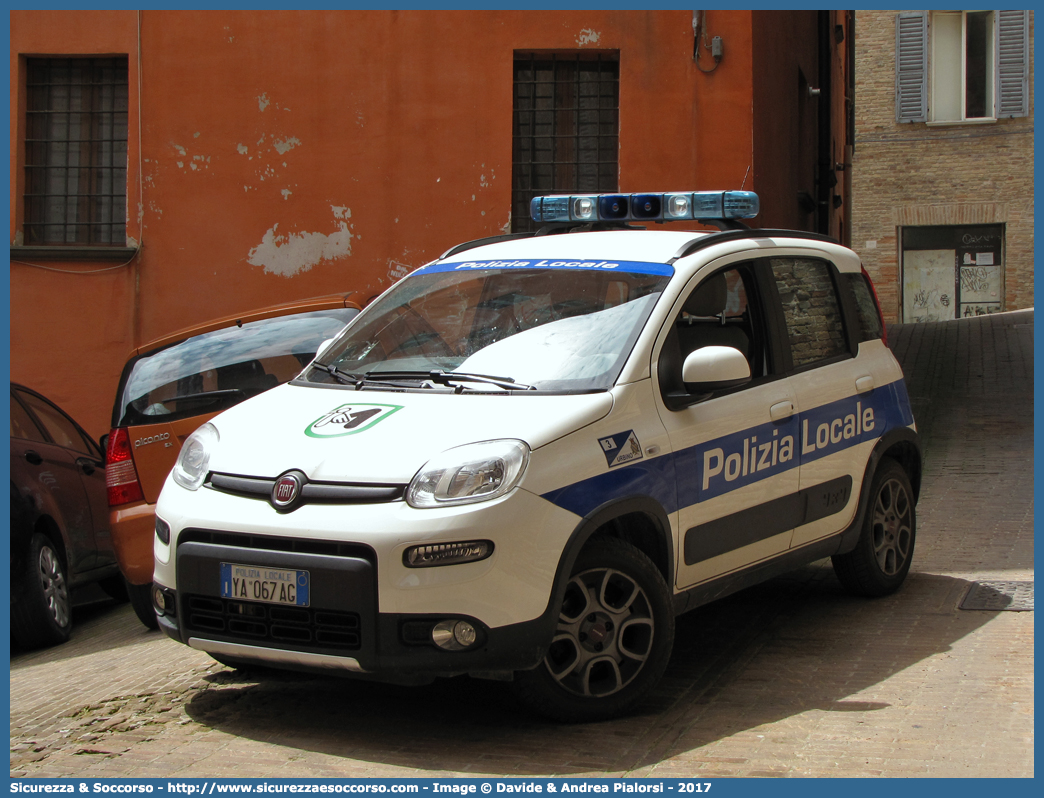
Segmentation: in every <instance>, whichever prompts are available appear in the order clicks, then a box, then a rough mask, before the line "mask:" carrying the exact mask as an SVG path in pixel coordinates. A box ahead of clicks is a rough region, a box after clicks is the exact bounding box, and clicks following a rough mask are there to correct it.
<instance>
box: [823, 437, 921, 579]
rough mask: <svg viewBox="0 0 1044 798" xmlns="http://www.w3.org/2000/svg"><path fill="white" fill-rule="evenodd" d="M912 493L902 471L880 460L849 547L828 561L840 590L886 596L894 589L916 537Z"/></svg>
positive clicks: (907, 566) (893, 463) (906, 566)
mask: <svg viewBox="0 0 1044 798" xmlns="http://www.w3.org/2000/svg"><path fill="white" fill-rule="evenodd" d="M913 496H914V493H913V488H912V487H911V486H910V478H909V477H908V476H907V475H906V471H904V470H903V468H902V466H900V465H899V463H897V462H896V461H895V460H893V459H891V458H890V457H885V458H882V460H881V463H880V465H878V467H877V471H876V472H874V478H873V482H872V483H871V486H870V502H869V504H868V506H867V508H866V515H865V517H864V518H863V529H862V532H861V533H860V535H859V541H858V542H857V543H856V546H855V548H854V549H853V550H852V551H850V552H849V553H847V554H837V555H834V556H833V557H832V558H831V561H832V562H833V564H834V573H835V574H837V578H838V580H839V581H840V582H841V584H842V586H843V587H844V588H845V589H846V590H847V591H849V592H850V593H852V594H854V595H857V596H871V597H876V596H887V595H888V594H889V593H893V592H895V591H896V590H898V589H899V586H900V585H902V583H903V581H904V580H905V579H906V574H907V573H909V571H910V563H911V562H912V561H913V553H914V542H915V538H916V533H917V517H916V512H915V510H914V498H913Z"/></svg>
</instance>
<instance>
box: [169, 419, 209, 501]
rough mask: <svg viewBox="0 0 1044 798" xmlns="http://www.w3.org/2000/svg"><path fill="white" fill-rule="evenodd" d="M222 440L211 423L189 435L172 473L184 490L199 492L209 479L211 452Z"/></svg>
mask: <svg viewBox="0 0 1044 798" xmlns="http://www.w3.org/2000/svg"><path fill="white" fill-rule="evenodd" d="M220 440H221V436H220V435H218V431H217V427H215V426H214V425H213V424H210V423H209V422H208V423H206V424H204V425H203V426H202V427H200V428H199V429H197V430H196V431H195V432H193V433H192V434H191V435H189V436H188V438H187V439H186V440H185V444H184V445H183V446H182V447H181V454H179V455H178V461H177V462H176V463H175V464H174V470H173V471H172V472H171V475H172V476H173V477H174V481H175V482H177V483H178V484H179V485H181V487H183V488H188V489H189V490H197V489H198V488H199V486H200V485H202V484H203V480H204V479H206V477H207V468H208V466H209V465H210V455H211V452H213V451H214V448H215V447H216V446H217V444H218V441H220Z"/></svg>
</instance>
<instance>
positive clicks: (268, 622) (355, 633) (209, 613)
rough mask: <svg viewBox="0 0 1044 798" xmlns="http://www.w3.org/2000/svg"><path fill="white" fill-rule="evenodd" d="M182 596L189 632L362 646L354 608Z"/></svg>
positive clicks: (245, 639) (266, 640)
mask: <svg viewBox="0 0 1044 798" xmlns="http://www.w3.org/2000/svg"><path fill="white" fill-rule="evenodd" d="M182 600H183V604H182V611H183V613H184V623H185V627H186V629H187V631H188V632H189V633H190V634H191V633H198V634H212V635H220V636H222V637H233V638H236V640H237V641H243V642H256V643H271V644H280V645H299V646H309V647H314V648H326V649H331V650H338V651H357V650H359V649H360V648H361V647H362V627H361V623H360V618H359V613H357V612H343V611H340V610H328V609H322V608H316V607H280V606H273V605H269V604H256V603H253V602H249V601H234V600H232V599H223V598H214V597H213V596H199V595H186V596H184V597H183V599H182Z"/></svg>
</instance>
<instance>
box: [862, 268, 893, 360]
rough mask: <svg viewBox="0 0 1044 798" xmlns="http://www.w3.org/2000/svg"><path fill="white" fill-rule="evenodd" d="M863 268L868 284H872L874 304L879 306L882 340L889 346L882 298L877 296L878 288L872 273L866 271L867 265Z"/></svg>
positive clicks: (871, 291)
mask: <svg viewBox="0 0 1044 798" xmlns="http://www.w3.org/2000/svg"><path fill="white" fill-rule="evenodd" d="M862 269H863V279H864V280H866V282H867V285H869V286H870V293H871V294H872V295H873V297H874V306H875V307H876V308H877V318H878V319H880V321H881V342H882V343H883V344H884V345H885V346H888V328H887V327H885V320H884V314H883V313H882V312H881V300H880V299H878V298H877V288H875V287H874V281H873V280H871V279H870V274H869V273H868V272H867V271H866V267H865V266H864V267H862Z"/></svg>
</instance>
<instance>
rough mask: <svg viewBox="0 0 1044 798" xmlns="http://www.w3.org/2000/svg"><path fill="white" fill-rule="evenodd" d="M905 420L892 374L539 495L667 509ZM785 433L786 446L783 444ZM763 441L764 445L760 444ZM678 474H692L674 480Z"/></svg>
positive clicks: (567, 505) (575, 508)
mask: <svg viewBox="0 0 1044 798" xmlns="http://www.w3.org/2000/svg"><path fill="white" fill-rule="evenodd" d="M912 423H913V413H912V412H911V410H910V400H909V397H908V396H907V393H906V384H905V383H904V382H903V380H897V381H895V382H893V383H890V384H888V385H884V386H881V387H880V388H876V389H875V390H873V391H871V392H869V393H867V394H861V395H853V396H847V397H845V398H844V399H839V400H837V401H834V402H829V403H827V404H825V405H820V406H819V407H814V408H811V409H810V410H807V411H805V412H803V413H799V414H796V415H794V416H791V417H790V418H788V419H786V420H785V421H782V422H779V423H773V422H770V423H767V424H759V425H758V426H756V427H751V428H749V429H746V430H741V431H739V432H735V433H732V434H730V435H725V436H722V437H720V438H715V439H714V440H711V441H707V442H706V443H701V444H697V445H696V446H690V447H687V448H685V449H681V450H679V451H676V452H673V453H669V454H665V455H661V456H659V457H652V458H646V459H644V460H641V461H639V462H637V463H634V464H633V465H628V466H624V467H623V468H615V469H613V470H611V471H608V472H606V473H603V474H598V475H596V476H594V477H589V478H588V479H583V480H580V481H579V482H574V483H572V484H570V485H565V486H563V487H561V488H557V489H556V490H552V491H548V492H547V493H544V494H542V497H543V498H544V499H547V500H548V501H549V502H551V503H553V504H555V505H557V506H559V507H561V508H563V509H565V510H569V511H570V512H572V513H575V514H576V515H579V516H581V517H583V516H587V515H588V514H590V513H591V512H592V511H594V510H595V509H596V508H598V507H600V506H601V505H603V504H605V503H606V502H608V501H612V500H613V499H620V498H626V497H629V496H651V497H652V498H654V499H656V500H657V501H658V502H659V503H660V505H661V506H662V507H663V509H664V510H665V511H666V512H667V513H673V512H675V511H677V510H679V509H681V508H683V507H691V506H692V505H695V504H699V503H700V502H704V501H708V500H709V499H713V498H715V497H717V496H721V495H723V494H725V493H729V492H731V491H733V490H737V489H738V488H741V487H745V486H746V485H750V484H752V483H754V482H758V481H760V480H762V479H767V478H769V477H772V476H775V475H776V474H779V473H782V472H783V471H787V470H789V469H791V468H797V467H798V466H800V465H801V463H810V462H813V461H815V460H818V459H819V458H821V457H829V456H830V455H832V454H835V453H837V452H840V451H843V450H844V449H847V448H849V447H851V446H858V445H859V444H861V443H865V442H867V441H871V440H877V439H878V438H880V437H881V436H882V435H884V434H885V433H886V432H887V431H888V430H890V429H894V428H896V427H908V426H910V425H911V424H912ZM824 428H825V431H824ZM787 439H789V441H788V442H787V446H789V451H785V449H787V446H785V445H784V441H787ZM766 442H768V443H769V448H768V449H765V448H763V447H764V445H765V443H766ZM820 444H822V445H820ZM719 451H720V457H719V455H718V452H719ZM785 454H786V455H789V456H786V457H785V456H784V455H785ZM678 474H695V475H696V476H695V478H694V479H683V480H679V479H678V478H677V475H678ZM730 475H731V476H730Z"/></svg>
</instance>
